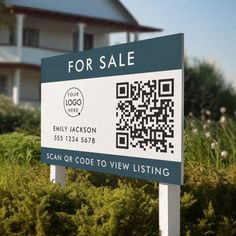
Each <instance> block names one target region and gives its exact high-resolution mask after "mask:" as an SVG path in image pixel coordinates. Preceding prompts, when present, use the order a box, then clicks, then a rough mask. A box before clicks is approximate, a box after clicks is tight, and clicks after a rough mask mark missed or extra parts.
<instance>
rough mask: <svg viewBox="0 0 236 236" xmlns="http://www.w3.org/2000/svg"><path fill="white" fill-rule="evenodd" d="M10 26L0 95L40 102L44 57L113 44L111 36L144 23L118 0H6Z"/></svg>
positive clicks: (1, 59)
mask: <svg viewBox="0 0 236 236" xmlns="http://www.w3.org/2000/svg"><path fill="white" fill-rule="evenodd" d="M5 4H6V6H7V9H8V11H9V16H10V18H11V22H12V23H11V24H9V25H7V26H2V27H1V28H0V93H1V94H4V95H7V96H9V97H12V99H13V101H14V103H15V104H24V103H30V104H31V105H33V106H34V107H39V106H40V64H41V58H44V57H50V56H56V55H61V54H65V53H71V52H78V51H82V50H88V49H92V48H98V47H104V46H108V45H109V34H111V33H114V32H127V41H130V38H131V37H130V34H132V33H133V34H135V35H136V36H137V35H138V33H140V32H154V31H160V29H157V28H152V27H147V26H141V25H139V24H138V23H137V21H136V20H135V19H134V17H133V16H132V15H131V14H130V13H129V12H128V10H127V9H126V8H125V7H124V6H123V5H122V4H121V2H119V1H118V0H96V1H94V0H86V1H84V0H67V1H66V0H53V1H52V0H5Z"/></svg>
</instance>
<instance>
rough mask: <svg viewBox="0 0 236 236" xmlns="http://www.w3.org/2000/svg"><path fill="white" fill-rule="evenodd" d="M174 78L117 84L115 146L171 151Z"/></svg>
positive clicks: (172, 148) (172, 150)
mask: <svg viewBox="0 0 236 236" xmlns="http://www.w3.org/2000/svg"><path fill="white" fill-rule="evenodd" d="M173 97H174V79H173V78H168V79H159V80H157V79H151V80H147V81H145V82H144V81H133V82H121V83H117V84H116V100H117V106H116V119H117V121H116V147H117V148H123V149H130V148H140V149H142V150H144V151H146V150H148V149H149V150H150V149H152V150H154V151H155V152H157V153H167V152H168V153H174V145H173V138H174V100H173Z"/></svg>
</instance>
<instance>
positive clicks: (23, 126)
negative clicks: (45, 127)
mask: <svg viewBox="0 0 236 236" xmlns="http://www.w3.org/2000/svg"><path fill="white" fill-rule="evenodd" d="M12 131H21V132H26V133H29V134H37V135H39V133H40V112H39V111H37V110H35V109H34V108H32V107H31V108H30V107H28V108H26V107H19V106H15V105H14V104H13V103H12V101H11V99H10V98H8V97H5V96H3V95H0V134H1V133H7V132H12Z"/></svg>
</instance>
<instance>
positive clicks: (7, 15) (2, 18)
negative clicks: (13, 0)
mask: <svg viewBox="0 0 236 236" xmlns="http://www.w3.org/2000/svg"><path fill="white" fill-rule="evenodd" d="M11 15H12V14H11V8H10V7H7V6H6V4H5V0H0V26H1V25H9V24H11V23H12V17H11Z"/></svg>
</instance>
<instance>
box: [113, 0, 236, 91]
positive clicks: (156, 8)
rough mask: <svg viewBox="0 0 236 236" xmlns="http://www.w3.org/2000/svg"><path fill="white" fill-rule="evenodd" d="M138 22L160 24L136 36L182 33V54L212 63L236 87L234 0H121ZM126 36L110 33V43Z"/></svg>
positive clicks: (122, 40) (192, 58) (235, 10)
mask: <svg viewBox="0 0 236 236" xmlns="http://www.w3.org/2000/svg"><path fill="white" fill-rule="evenodd" d="M121 2H122V3H123V4H124V5H125V6H126V8H127V9H128V10H129V11H130V12H131V14H132V15H133V16H134V17H135V18H136V20H137V21H138V22H139V24H141V25H147V26H153V27H157V28H162V29H163V32H161V33H148V34H142V35H141V36H140V39H146V38H153V37H159V36H163V35H169V34H175V33H184V37H185V55H187V57H188V58H190V60H191V61H194V59H199V60H207V61H209V62H211V63H215V64H216V67H217V68H219V69H220V70H221V72H222V73H223V74H224V76H225V78H226V79H227V81H228V82H230V83H232V85H233V86H234V87H235V88H236V0H178V1H177V0H145V1H144V0H121ZM124 42H126V36H125V35H124V34H123V35H113V36H112V37H111V43H112V44H117V43H124Z"/></svg>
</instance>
